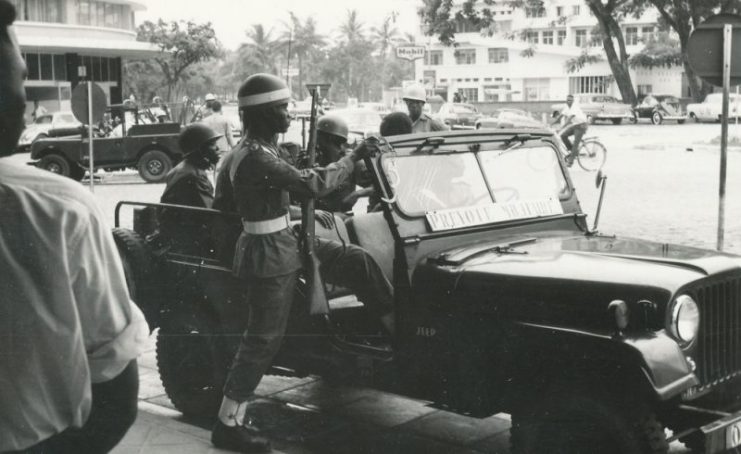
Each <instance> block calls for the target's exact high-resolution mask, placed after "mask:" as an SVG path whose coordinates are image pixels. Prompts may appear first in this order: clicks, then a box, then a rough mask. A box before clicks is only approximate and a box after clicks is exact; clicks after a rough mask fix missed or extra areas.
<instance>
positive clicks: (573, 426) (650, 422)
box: [510, 391, 669, 454]
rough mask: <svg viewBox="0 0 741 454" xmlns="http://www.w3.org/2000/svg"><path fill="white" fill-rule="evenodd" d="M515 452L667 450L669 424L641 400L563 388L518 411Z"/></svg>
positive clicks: (649, 453)
mask: <svg viewBox="0 0 741 454" xmlns="http://www.w3.org/2000/svg"><path fill="white" fill-rule="evenodd" d="M510 434H511V438H510V440H511V441H510V442H511V445H512V452H513V453H514V454H524V453H529V454H533V453H542V454H545V453H549V454H556V453H560V454H587V453H596V452H599V453H610V454H624V453H635V454H662V453H666V452H668V450H669V444H668V443H667V441H666V435H665V434H664V426H663V425H662V424H661V423H660V422H659V421H658V420H657V419H656V416H655V415H654V414H653V413H652V412H650V411H649V410H648V409H646V408H644V406H642V405H640V404H635V403H634V405H631V404H629V403H627V402H625V401H622V402H621V401H619V399H615V398H610V397H606V396H603V395H601V393H598V392H590V391H586V392H584V391H581V392H557V393H553V395H551V396H547V397H545V398H543V399H542V400H539V401H537V402H536V403H534V404H531V405H530V406H529V407H527V408H524V409H519V410H517V411H514V412H513V414H512V427H511V429H510Z"/></svg>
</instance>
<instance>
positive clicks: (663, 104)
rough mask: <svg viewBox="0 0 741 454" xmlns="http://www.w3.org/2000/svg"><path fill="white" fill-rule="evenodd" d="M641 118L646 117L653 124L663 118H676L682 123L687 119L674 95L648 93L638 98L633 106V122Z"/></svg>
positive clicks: (658, 123)
mask: <svg viewBox="0 0 741 454" xmlns="http://www.w3.org/2000/svg"><path fill="white" fill-rule="evenodd" d="M641 118H648V119H650V120H651V123H653V124H655V125H660V124H661V123H662V122H663V121H664V120H676V122H677V123H679V124H682V123H684V122H685V120H687V113H686V112H685V110H684V109H683V108H682V104H681V103H680V101H679V98H677V97H676V96H671V95H654V94H648V95H645V96H643V97H642V98H639V99H638V104H636V106H635V107H634V108H633V122H634V123H637V122H638V120H639V119H641Z"/></svg>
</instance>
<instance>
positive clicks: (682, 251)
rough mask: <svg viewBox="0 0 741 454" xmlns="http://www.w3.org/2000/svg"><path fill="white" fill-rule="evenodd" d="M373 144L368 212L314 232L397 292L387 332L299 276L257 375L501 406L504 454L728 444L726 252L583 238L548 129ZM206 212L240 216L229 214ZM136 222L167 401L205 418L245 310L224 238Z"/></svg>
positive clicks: (132, 269)
mask: <svg viewBox="0 0 741 454" xmlns="http://www.w3.org/2000/svg"><path fill="white" fill-rule="evenodd" d="M379 147H380V150H381V151H380V152H377V153H376V154H374V155H373V156H371V157H370V158H369V161H368V164H369V166H368V167H369V171H370V172H371V175H372V178H373V185H374V187H375V190H376V191H377V194H378V196H379V197H381V198H382V200H385V201H386V203H385V204H384V205H383V211H382V212H371V213H362V214H356V215H355V216H352V217H350V218H349V219H348V220H347V222H346V223H342V222H337V230H336V231H334V230H332V231H327V232H326V233H323V234H325V235H332V236H334V237H336V238H342V239H343V240H344V241H345V242H348V243H350V242H351V243H354V244H357V245H359V246H361V247H363V248H365V249H366V250H367V251H369V253H370V254H371V255H372V256H373V257H374V258H375V259H376V261H377V262H378V263H379V265H380V266H381V268H382V270H383V272H384V273H385V275H386V276H387V277H388V279H389V282H391V283H392V284H393V286H394V288H395V289H397V291H395V292H394V297H395V301H394V307H395V311H396V320H397V325H396V326H397V328H396V332H395V333H394V335H393V338H391V339H388V340H386V341H384V340H380V341H379V340H378V339H377V338H375V337H372V336H373V334H372V333H375V331H374V328H373V327H372V326H369V324H368V320H369V319H371V318H372V317H370V316H369V314H368V312H367V310H366V309H365V308H364V307H363V306H362V305H360V304H358V303H357V301H356V299H355V298H354V296H353V295H348V294H347V291H346V290H345V289H338V288H327V292H328V297H329V301H330V302H329V307H330V311H329V314H328V315H326V316H325V315H310V313H309V309H308V304H307V302H306V301H305V299H304V295H307V293H308V292H307V291H306V288H305V287H304V285H305V282H306V281H304V280H301V279H300V280H299V281H298V282H299V283H298V285H299V288H298V289H297V291H296V300H295V304H294V306H293V308H294V309H295V310H294V311H292V313H291V319H290V320H289V322H288V331H287V333H286V336H285V338H284V341H283V344H282V345H281V350H280V352H279V353H278V355H277V356H276V358H275V360H274V362H273V365H272V368H271V369H270V370H269V372H268V373H270V374H279V375H286V376H305V375H307V374H319V375H323V376H326V377H329V378H332V379H334V380H338V376H341V377H342V378H341V382H342V383H343V384H344V385H355V386H365V387H372V388H375V389H380V390H383V391H386V392H392V393H396V394H401V395H405V396H409V397H413V398H416V399H421V400H424V401H427V402H429V403H430V405H432V406H435V407H438V408H445V409H446V410H448V411H452V412H456V413H459V414H465V415H469V416H476V417H480V418H484V417H486V416H488V415H492V414H496V413H500V412H505V413H509V414H510V415H511V418H512V425H511V429H510V430H511V438H510V439H511V450H512V452H513V454H523V453H531V452H537V453H556V452H558V453H631V454H657V453H666V452H667V451H668V442H667V438H666V433H665V427H669V428H671V429H672V431H673V433H674V434H676V436H677V437H678V438H679V440H680V441H683V442H685V443H686V444H688V445H689V446H690V447H691V448H692V449H693V450H698V452H705V453H717V452H721V451H725V450H727V449H735V448H736V447H738V445H739V444H741V437H738V433H739V430H741V411H740V410H739V408H741V349H739V348H738V345H739V343H741V257H740V256H736V255H732V254H728V253H722V252H717V251H713V250H704V249H699V248H695V247H689V246H680V245H676V244H667V243H664V242H655V241H651V240H642V239H637V238H623V237H618V236H615V235H612V234H609V232H608V233H602V232H599V231H597V230H596V226H594V225H590V222H588V220H587V215H586V214H585V213H584V212H583V211H582V209H581V205H580V203H579V200H578V198H577V189H576V188H575V187H574V185H573V184H572V181H571V179H570V177H569V172H568V168H567V167H566V163H565V161H564V159H563V157H562V156H561V155H560V153H559V152H558V149H557V141H556V138H555V137H554V135H553V133H552V132H550V131H547V130H531V131H529V132H528V133H527V134H522V133H521V131H520V130H513V129H497V130H492V129H481V130H476V131H442V132H441V131H437V132H433V133H421V134H409V135H402V136H395V137H392V138H390V140H389V142H388V143H387V144H384V143H381V144H380V145H379ZM597 182H598V184H599V185H600V186H601V188H602V190H604V188H605V186H603V185H602V184H603V183H604V176H602V177H601V178H598V179H597ZM581 190H582V189H581V188H580V191H581ZM602 194H604V193H602ZM622 196H623V197H629V196H630V195H629V194H624V195H622ZM602 201H603V197H600V202H599V203H598V204H597V207H598V208H597V210H599V209H600V207H601V206H602ZM121 205H133V206H135V207H137V206H138V207H142V208H143V207H144V206H145V205H146V204H139V203H137V202H122V203H121V204H119V207H120V206H121ZM179 209H180V210H182V211H183V212H184V213H185V212H188V213H195V211H194V209H193V208H189V207H182V208H179ZM124 212H126V213H130V212H131V210H129V209H127V210H119V209H118V208H117V211H116V213H117V216H116V225H117V226H120V225H121V221H122V219H119V215H118V214H119V213H124ZM198 213H199V214H202V213H204V212H203V210H201V211H199V212H198ZM208 213H209V215H210V216H211V217H212V221H213V222H218V223H219V225H223V224H224V223H226V224H227V225H233V226H234V228H235V230H236V231H237V232H238V231H239V230H240V229H241V224H240V218H239V215H238V214H236V213H222V212H219V211H215V210H212V211H208ZM678 215H680V214H678ZM598 217H599V211H598V212H597V213H595V219H597V218H598ZM126 223H127V224H128V225H131V224H130V219H127V222H126ZM148 233H149V231H148V230H147V229H146V228H145V226H144V223H139V224H138V230H131V229H125V228H121V227H119V228H117V229H116V230H114V237H115V239H116V242H117V244H118V246H119V250H120V253H121V258H122V262H123V263H124V266H123V268H124V270H125V271H126V272H127V273H128V275H127V282H130V283H131V286H130V289H131V292H132V298H133V299H134V300H135V301H136V303H137V304H139V306H140V307H142V311H143V312H144V314H145V315H146V317H147V320H148V322H149V326H150V327H151V328H152V329H155V328H159V330H160V331H159V336H158V337H157V346H156V348H157V361H158V367H159V373H160V376H161V378H162V381H163V384H164V387H165V390H166V392H167V394H168V396H169V397H170V400H171V401H172V403H173V404H174V405H175V407H177V408H178V409H179V410H181V411H182V412H183V413H184V414H186V415H189V416H201V417H203V416H205V417H206V418H210V419H213V417H214V416H215V414H216V412H217V409H218V408H219V403H220V400H221V396H222V394H221V393H222V391H221V390H222V386H223V382H224V379H225V376H226V373H227V370H228V367H229V364H230V362H231V359H232V355H233V352H234V349H235V348H236V345H237V343H238V342H239V339H240V337H241V334H242V332H243V329H244V327H245V326H247V317H248V312H249V311H248V308H247V306H245V305H244V304H241V302H242V301H243V299H244V292H245V288H244V281H242V280H239V279H237V278H235V277H234V276H233V275H232V270H231V260H230V255H231V254H232V253H233V245H230V246H229V247H226V248H224V250H223V251H221V253H220V252H219V251H216V252H215V251H213V248H211V247H204V248H203V250H202V251H200V252H199V251H191V252H190V253H188V254H184V253H183V252H182V251H179V250H169V251H166V252H165V253H164V254H161V255H159V256H155V255H154V254H152V253H151V251H150V249H149V246H148V244H147V242H146V241H145V240H143V238H145V237H146V235H148ZM220 238H221V237H220ZM199 239H200V238H199ZM201 240H202V239H201ZM204 243H208V242H204V241H200V242H199V243H197V244H204ZM223 252H226V254H223ZM238 302H240V303H238ZM371 325H372V324H371ZM328 383H332V381H330V380H328ZM328 386H331V385H328ZM482 421H484V423H485V421H486V420H485V419H482Z"/></svg>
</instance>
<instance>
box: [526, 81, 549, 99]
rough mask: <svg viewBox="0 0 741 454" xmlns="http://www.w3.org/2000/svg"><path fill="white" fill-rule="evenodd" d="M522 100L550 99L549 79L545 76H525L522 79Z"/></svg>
mask: <svg viewBox="0 0 741 454" xmlns="http://www.w3.org/2000/svg"><path fill="white" fill-rule="evenodd" d="M522 90H523V93H524V98H523V101H542V100H548V99H550V94H551V80H550V79H548V78H547V77H542V78H540V77H539V78H525V79H523V81H522Z"/></svg>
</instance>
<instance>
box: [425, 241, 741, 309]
mask: <svg viewBox="0 0 741 454" xmlns="http://www.w3.org/2000/svg"><path fill="white" fill-rule="evenodd" d="M508 245H509V247H507V246H508ZM740 265H741V261H740V260H739V259H738V258H737V257H735V256H732V255H729V254H723V253H719V252H715V251H709V250H704V249H698V248H694V247H689V246H679V245H674V244H665V243H657V242H651V241H644V240H640V239H633V238H615V237H607V236H592V237H587V236H583V235H581V236H575V235H573V233H572V232H568V233H566V232H563V234H561V235H559V234H553V232H550V233H549V234H547V235H546V234H543V235H538V234H534V235H532V236H529V237H513V238H505V239H501V240H498V241H496V242H488V243H476V244H472V245H468V246H465V247H459V248H455V249H449V250H446V251H440V252H438V253H435V254H431V255H430V256H429V257H428V258H427V260H426V263H423V264H420V266H418V267H417V268H416V270H415V273H414V277H413V281H414V286H415V288H419V289H425V288H427V289H430V290H427V291H429V292H434V293H436V294H438V295H450V297H452V300H453V302H454V303H455V304H457V305H459V306H461V307H468V308H473V309H474V310H476V311H479V310H483V311H485V312H488V311H490V310H493V311H496V312H498V313H499V314H504V313H507V312H515V313H519V314H520V318H523V317H524V318H529V319H531V320H532V318H533V317H535V318H538V317H539V316H543V317H545V318H550V317H548V315H547V314H548V313H549V312H552V311H554V310H555V311H558V308H561V309H564V310H563V311H561V314H562V315H563V313H565V312H571V311H572V310H573V311H576V313H579V314H580V315H583V316H587V314H588V313H589V312H593V311H598V312H599V313H600V314H604V313H605V311H606V308H607V305H608V304H609V303H610V301H612V300H615V299H623V300H625V301H627V302H629V303H630V302H637V301H640V300H649V301H652V302H654V303H657V304H659V305H660V306H662V305H665V304H666V303H667V302H668V301H669V298H670V297H671V296H672V295H674V294H675V293H676V292H677V291H678V290H679V289H680V288H681V287H682V286H684V285H686V284H688V283H690V282H693V281H696V280H698V279H702V278H704V277H706V276H709V275H711V274H717V273H722V272H726V271H730V270H734V269H735V270H739V271H740V272H741V268H740ZM450 297H449V298H448V301H450V300H451V298H450ZM428 298H429V299H430V300H432V301H435V300H436V301H438V302H440V303H442V304H444V300H443V299H440V298H439V297H438V298H435V297H434V296H433V295H432V294H430V295H429V296H428ZM546 307H547V308H548V309H547V310H546ZM503 311H506V312H503ZM510 315H515V314H514V313H512V314H510ZM600 318H602V316H600Z"/></svg>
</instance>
